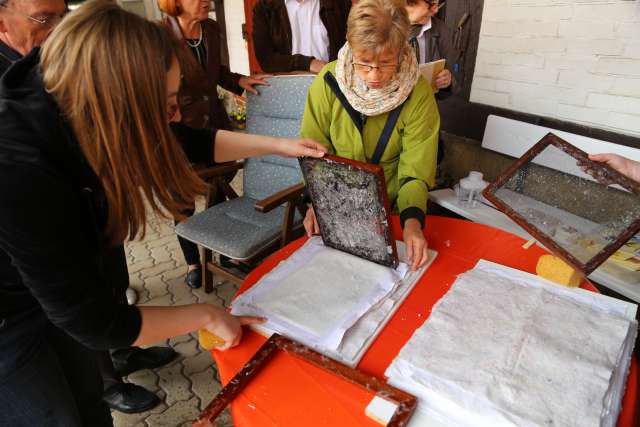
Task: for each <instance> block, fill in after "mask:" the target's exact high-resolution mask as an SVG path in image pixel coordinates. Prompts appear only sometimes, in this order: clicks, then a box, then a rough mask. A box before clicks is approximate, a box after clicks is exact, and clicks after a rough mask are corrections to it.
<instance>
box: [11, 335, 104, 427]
mask: <svg viewBox="0 0 640 427" xmlns="http://www.w3.org/2000/svg"><path fill="white" fill-rule="evenodd" d="M95 355H96V353H95V351H93V350H90V349H88V348H86V347H84V346H83V345H81V344H80V343H78V342H77V341H75V340H74V339H73V338H71V337H70V336H69V335H67V334H66V333H65V332H63V331H62V330H60V329H58V328H56V327H55V326H53V325H51V324H49V326H48V328H47V331H46V333H45V339H44V340H43V342H42V344H41V345H40V346H39V347H38V349H37V351H36V352H35V353H34V354H33V356H32V357H31V358H30V359H29V360H28V361H27V362H26V363H25V364H24V365H22V366H21V367H20V368H19V369H18V370H17V371H15V372H14V373H13V374H11V375H9V376H8V377H6V378H4V379H2V380H0V425H2V426H12V427H22V426H24V427H31V426H43V427H49V426H51V427H58V426H59V427H79V426H87V427H89V426H90V427H106V426H109V427H112V426H113V420H112V419H111V413H110V412H109V408H108V407H107V405H106V404H105V403H104V402H103V401H102V391H103V389H102V379H101V378H100V373H99V371H98V366H97V361H96V358H95Z"/></svg>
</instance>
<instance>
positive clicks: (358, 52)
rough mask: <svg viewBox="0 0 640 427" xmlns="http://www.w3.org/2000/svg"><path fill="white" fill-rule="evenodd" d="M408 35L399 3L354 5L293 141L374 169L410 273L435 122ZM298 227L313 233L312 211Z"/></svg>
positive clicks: (369, 0) (417, 252)
mask: <svg viewBox="0 0 640 427" xmlns="http://www.w3.org/2000/svg"><path fill="white" fill-rule="evenodd" d="M408 34H409V19H408V17H407V13H406V11H405V9H404V1H402V0H360V1H358V3H356V4H355V5H354V6H353V8H352V9H351V13H350V14H349V20H348V22H347V43H346V44H345V45H344V47H343V48H342V49H341V50H340V52H339V54H338V59H337V61H335V62H332V63H329V64H327V66H325V67H324V68H323V69H322V71H321V72H320V74H319V75H318V77H317V78H316V79H315V81H314V82H313V84H312V85H311V88H310V89H309V94H308V96H307V103H306V106H305V111H304V117H303V119H302V128H301V135H302V136H303V137H305V138H311V139H314V140H316V141H318V142H320V143H322V144H324V145H325V146H327V147H328V149H329V151H330V152H331V153H334V154H336V155H338V156H342V157H347V158H350V159H354V160H359V161H364V162H370V163H379V164H380V166H382V168H383V169H384V174H385V178H386V184H387V193H388V195H389V200H390V202H391V204H392V206H393V209H394V211H395V212H397V213H399V214H400V220H401V223H402V226H403V237H404V241H405V243H406V245H407V256H408V259H409V261H410V265H411V268H412V269H413V270H415V269H417V268H419V267H421V266H422V265H424V264H425V263H426V262H427V242H426V239H425V238H424V234H423V233H422V228H423V227H424V219H425V212H426V208H427V195H428V188H429V186H432V185H433V184H434V180H435V170H436V156H437V149H438V148H437V146H438V131H439V128H440V116H439V114H438V107H437V105H436V102H435V99H434V96H433V92H432V90H431V87H430V86H429V84H427V82H426V81H425V80H424V79H423V78H422V77H420V75H419V72H418V64H417V61H416V56H415V54H414V53H413V51H412V50H411V47H410V46H409V44H408V43H407V40H408ZM385 127H387V128H388V129H387V131H386V132H384V129H385ZM385 142H386V144H387V145H386V147H385V146H384V144H385ZM379 146H380V147H379ZM380 154H381V155H380ZM304 224H305V229H306V231H307V234H309V235H311V234H312V233H318V232H319V229H318V225H317V222H316V219H315V214H314V212H313V209H311V208H310V209H309V210H308V211H307V215H306V218H305V221H304Z"/></svg>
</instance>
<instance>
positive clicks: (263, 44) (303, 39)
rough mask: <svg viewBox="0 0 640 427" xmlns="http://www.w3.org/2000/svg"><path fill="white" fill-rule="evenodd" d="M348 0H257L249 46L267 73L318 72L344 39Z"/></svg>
mask: <svg viewBox="0 0 640 427" xmlns="http://www.w3.org/2000/svg"><path fill="white" fill-rule="evenodd" d="M350 10H351V0H258V2H257V3H256V5H255V6H254V8H253V45H254V49H255V53H256V58H257V59H258V62H259V63H260V66H261V67H262V69H263V70H264V71H266V72H269V73H276V72H289V71H311V72H313V73H318V72H319V71H320V70H321V69H322V67H323V66H324V65H325V64H326V63H327V62H329V61H333V60H335V59H336V58H337V57H338V51H339V50H340V48H341V47H342V45H344V43H345V41H346V32H347V18H348V16H349V11H350Z"/></svg>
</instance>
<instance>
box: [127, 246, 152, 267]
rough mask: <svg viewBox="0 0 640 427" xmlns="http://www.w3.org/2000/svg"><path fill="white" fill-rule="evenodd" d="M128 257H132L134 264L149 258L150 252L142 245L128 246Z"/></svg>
mask: <svg viewBox="0 0 640 427" xmlns="http://www.w3.org/2000/svg"><path fill="white" fill-rule="evenodd" d="M129 257H132V258H133V259H134V260H135V261H136V262H138V261H144V260H145V259H147V258H151V251H150V250H149V249H147V246H146V245H145V244H144V243H140V244H137V245H135V246H134V245H132V246H130V251H129Z"/></svg>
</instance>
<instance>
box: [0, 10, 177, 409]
mask: <svg viewBox="0 0 640 427" xmlns="http://www.w3.org/2000/svg"><path fill="white" fill-rule="evenodd" d="M66 13H67V6H66V4H65V2H64V1H63V0H8V1H5V2H4V3H0V76H1V75H3V74H4V73H5V72H6V71H7V70H8V69H9V66H11V65H12V64H13V63H14V62H15V61H18V60H19V59H20V58H22V57H23V55H26V54H28V53H29V52H30V51H31V50H32V49H33V48H34V47H37V46H40V45H41V44H42V43H43V42H44V40H45V39H46V38H47V36H48V35H49V34H50V33H51V31H52V30H53V29H54V28H55V26H56V25H57V24H58V23H60V21H61V20H62V18H63V17H64V15H65V14H66ZM103 260H104V263H105V264H108V265H107V266H106V267H105V269H104V271H105V274H107V275H108V276H109V277H108V278H107V280H108V281H109V282H111V283H114V284H115V285H116V286H115V287H114V297H115V298H117V299H118V300H119V301H121V302H122V303H126V302H128V303H129V304H135V302H136V300H137V293H136V292H135V290H134V289H133V288H131V287H129V273H128V271H127V263H126V256H125V251H124V246H123V245H117V246H114V247H110V248H107V249H105V253H104V256H103ZM0 294H1V292H0ZM176 356H177V353H176V352H175V351H174V350H173V349H171V348H169V347H148V348H145V349H142V348H139V347H128V348H121V349H117V350H112V351H109V352H108V351H103V352H98V353H97V359H98V364H99V367H100V372H101V374H102V380H103V383H104V399H105V402H107V404H108V405H109V406H110V407H111V408H112V409H114V410H118V411H122V412H128V413H131V412H141V411H145V410H148V409H151V408H152V407H154V406H156V405H157V404H159V403H160V399H158V397H157V396H156V395H155V394H153V393H151V392H150V391H148V390H147V389H145V388H144V387H141V386H139V385H136V384H133V383H125V382H124V381H122V377H123V376H125V375H128V374H130V373H132V372H134V371H137V370H139V369H153V368H158V367H161V366H164V365H166V364H167V363H169V362H170V361H172V360H173V359H175V358H176Z"/></svg>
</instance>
